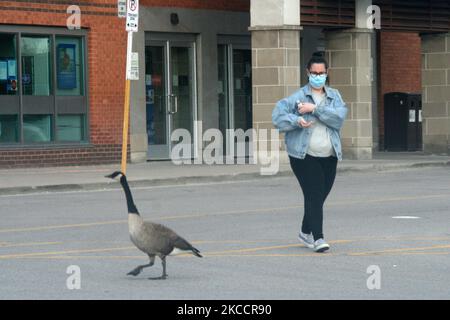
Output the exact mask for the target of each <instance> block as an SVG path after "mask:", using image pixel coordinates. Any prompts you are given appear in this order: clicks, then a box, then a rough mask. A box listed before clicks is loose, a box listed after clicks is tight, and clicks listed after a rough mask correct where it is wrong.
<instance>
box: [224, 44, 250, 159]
mask: <svg viewBox="0 0 450 320" xmlns="http://www.w3.org/2000/svg"><path fill="white" fill-rule="evenodd" d="M250 48H251V46H250V42H249V40H248V39H246V38H242V39H222V40H221V41H219V46H218V75H219V77H218V81H219V82H218V99H219V129H220V131H221V132H222V135H223V137H225V139H224V145H223V148H224V150H225V151H226V150H227V148H226V145H227V143H231V144H233V141H229V140H228V139H226V137H227V136H226V130H227V129H234V130H236V129H242V130H243V131H244V132H245V131H247V130H248V129H251V128H252V127H253V119H252V117H253V116H252V74H251V72H252V61H251V56H252V54H251V49H250ZM249 142H250V141H249V139H248V138H247V137H246V141H245V157H249V156H251V155H249V147H248V145H249ZM237 143H239V141H237ZM237 150H238V146H237V145H235V152H234V155H236V154H237Z"/></svg>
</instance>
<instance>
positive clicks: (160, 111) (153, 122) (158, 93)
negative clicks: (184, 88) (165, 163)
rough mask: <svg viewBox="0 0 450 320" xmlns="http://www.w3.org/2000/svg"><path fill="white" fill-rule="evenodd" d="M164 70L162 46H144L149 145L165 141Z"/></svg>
mask: <svg viewBox="0 0 450 320" xmlns="http://www.w3.org/2000/svg"><path fill="white" fill-rule="evenodd" d="M164 71H165V63H164V47H159V46H147V47H145V93H146V94H145V96H146V107H147V136H148V144H149V145H164V144H166V143H167V134H166V89H165V85H164V84H165V72H164Z"/></svg>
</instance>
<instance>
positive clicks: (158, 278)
mask: <svg viewBox="0 0 450 320" xmlns="http://www.w3.org/2000/svg"><path fill="white" fill-rule="evenodd" d="M161 262H162V267H163V273H162V275H161V276H160V277H156V278H148V279H149V280H165V279H166V278H167V273H166V257H165V256H163V257H161Z"/></svg>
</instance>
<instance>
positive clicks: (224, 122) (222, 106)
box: [217, 45, 229, 143]
mask: <svg viewBox="0 0 450 320" xmlns="http://www.w3.org/2000/svg"><path fill="white" fill-rule="evenodd" d="M218 63H219V66H218V67H219V69H218V73H219V77H218V78H219V82H218V84H217V88H218V92H217V94H218V99H219V130H220V131H221V132H222V135H223V136H224V137H225V134H226V131H225V130H226V129H228V128H229V119H228V103H229V102H228V54H227V46H225V45H219V47H218ZM224 143H225V139H224Z"/></svg>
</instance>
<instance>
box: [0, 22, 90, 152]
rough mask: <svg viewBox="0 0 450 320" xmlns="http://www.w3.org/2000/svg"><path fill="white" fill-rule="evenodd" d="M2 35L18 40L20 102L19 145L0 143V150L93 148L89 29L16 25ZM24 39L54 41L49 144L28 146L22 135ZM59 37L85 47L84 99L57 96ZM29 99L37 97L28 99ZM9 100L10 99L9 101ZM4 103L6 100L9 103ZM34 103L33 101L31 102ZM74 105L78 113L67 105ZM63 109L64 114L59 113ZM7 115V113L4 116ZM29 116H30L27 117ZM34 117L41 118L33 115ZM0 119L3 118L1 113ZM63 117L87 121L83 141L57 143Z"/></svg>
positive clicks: (4, 27) (1, 30)
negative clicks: (31, 37) (11, 36)
mask: <svg viewBox="0 0 450 320" xmlns="http://www.w3.org/2000/svg"><path fill="white" fill-rule="evenodd" d="M0 34H11V35H14V36H15V37H16V39H15V41H16V57H17V58H16V59H17V80H18V88H17V91H18V93H17V95H16V96H17V97H18V99H19V109H18V114H17V118H18V126H17V130H18V141H17V142H2V143H0V149H5V148H9V149H10V148H19V149H22V148H43V147H66V146H85V145H90V144H91V135H90V125H89V123H90V113H89V66H88V65H89V63H88V61H89V59H88V52H89V48H88V41H87V40H88V30H87V29H79V30H77V29H75V30H69V29H67V28H64V27H40V26H15V25H0ZM22 36H45V37H49V38H50V40H51V47H50V66H51V74H50V81H51V91H50V95H49V96H44V97H49V99H50V100H51V101H52V106H51V107H50V108H51V109H52V112H51V113H50V116H51V119H52V124H51V126H52V137H51V141H49V142H25V141H24V133H23V123H24V122H23V118H24V115H25V113H24V111H25V110H24V102H23V100H24V94H23V83H22V52H21V39H22ZM57 37H74V38H79V39H80V45H81V46H82V48H81V50H80V52H81V53H82V55H83V57H82V64H83V66H82V67H81V68H80V71H81V73H82V75H83V77H82V79H80V80H81V83H80V85H81V92H82V94H81V95H74V96H70V95H67V96H66V95H57V94H56V92H57V61H56V50H57V46H56V39H57ZM7 96H8V95H1V96H0V101H1V97H7ZM27 97H38V96H28V95H27ZM6 99H8V98H6ZM6 99H5V100H6ZM30 99H32V98H30ZM64 102H66V103H69V104H72V105H74V106H75V107H76V110H74V109H72V110H71V109H70V107H67V105H66V103H64ZM80 102H81V104H80ZM60 109H61V112H60ZM5 114H6V113H5ZM26 114H27V115H29V114H30V113H26ZM31 114H39V113H38V112H37V113H31ZM0 115H3V113H1V111H0ZM60 115H81V116H83V117H84V126H83V127H84V128H83V129H82V130H84V131H82V132H81V134H82V136H83V138H84V139H83V140H81V141H61V140H59V139H58V131H57V129H58V124H57V121H58V120H57V119H58V116H60Z"/></svg>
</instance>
